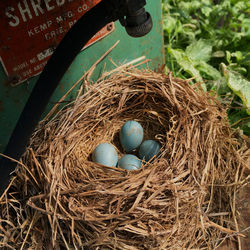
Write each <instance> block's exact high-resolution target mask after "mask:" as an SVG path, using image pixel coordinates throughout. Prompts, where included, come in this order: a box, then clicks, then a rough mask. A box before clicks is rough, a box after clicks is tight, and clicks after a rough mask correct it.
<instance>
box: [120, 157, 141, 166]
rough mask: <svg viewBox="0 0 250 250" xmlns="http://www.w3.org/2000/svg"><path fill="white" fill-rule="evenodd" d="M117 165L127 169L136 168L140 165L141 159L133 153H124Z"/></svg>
mask: <svg viewBox="0 0 250 250" xmlns="http://www.w3.org/2000/svg"><path fill="white" fill-rule="evenodd" d="M118 167H119V168H123V169H127V170H137V169H139V168H140V167H141V161H140V159H139V158H138V157H136V156H135V155H130V154H127V155H124V156H123V157H122V158H121V159H120V160H119V161H118Z"/></svg>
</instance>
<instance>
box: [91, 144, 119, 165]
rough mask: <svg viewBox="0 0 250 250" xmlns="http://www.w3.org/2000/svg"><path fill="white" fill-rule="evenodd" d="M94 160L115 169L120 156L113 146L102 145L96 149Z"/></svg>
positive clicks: (93, 155)
mask: <svg viewBox="0 0 250 250" xmlns="http://www.w3.org/2000/svg"><path fill="white" fill-rule="evenodd" d="M92 159H93V161H94V162H97V163H99V164H102V165H105V166H108V167H115V166H116V164H117V162H118V154H117V152H116V149H115V147H114V146H113V145H112V144H110V143H101V144H99V145H98V146H97V147H96V148H95V150H94V152H93V154H92Z"/></svg>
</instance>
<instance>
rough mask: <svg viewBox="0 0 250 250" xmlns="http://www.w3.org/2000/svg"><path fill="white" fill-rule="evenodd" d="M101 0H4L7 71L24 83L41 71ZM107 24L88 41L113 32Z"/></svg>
mask: <svg viewBox="0 0 250 250" xmlns="http://www.w3.org/2000/svg"><path fill="white" fill-rule="evenodd" d="M100 1H101V0H19V1H16V0H1V1H0V30H1V32H0V58H1V61H2V64H3V67H4V70H5V72H6V74H7V75H8V76H9V78H10V79H12V80H13V81H14V82H15V83H20V82H22V81H24V80H26V79H28V78H30V77H32V76H34V75H37V74H39V73H40V72H41V71H42V70H43V68H44V66H45V64H46V63H47V61H48V59H49V57H50V56H51V54H52V53H53V51H54V49H55V48H56V46H57V45H58V43H59V42H60V41H61V39H62V38H63V36H64V35H65V34H66V32H67V31H68V30H69V29H70V27H71V26H72V25H73V24H74V23H75V22H76V21H77V20H78V19H79V18H80V17H81V16H82V15H83V14H84V13H86V12H87V11H88V10H90V9H91V8H92V7H93V6H95V5H96V4H97V3H98V2H100ZM112 27H113V26H112V25H109V26H107V27H104V28H103V29H102V30H100V31H99V33H98V34H97V35H96V36H95V37H94V38H93V39H91V41H90V42H89V43H88V44H87V46H89V45H90V44H92V43H94V42H95V41H97V40H99V39H100V38H102V37H104V36H106V35H107V34H109V33H110V32H111V31H112V30H113V28H112Z"/></svg>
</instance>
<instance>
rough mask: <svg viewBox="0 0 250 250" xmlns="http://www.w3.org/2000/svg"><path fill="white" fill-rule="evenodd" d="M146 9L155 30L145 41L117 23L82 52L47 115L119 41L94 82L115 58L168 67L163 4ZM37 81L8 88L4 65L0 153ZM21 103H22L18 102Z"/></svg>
mask: <svg viewBox="0 0 250 250" xmlns="http://www.w3.org/2000/svg"><path fill="white" fill-rule="evenodd" d="M146 9H147V10H148V11H149V12H150V14H151V15H152V18H153V25H154V26H153V30H152V31H151V32H150V33H149V34H148V35H147V36H145V37H141V38H132V37H129V36H128V35H127V33H126V31H125V29H124V28H123V27H122V26H121V25H120V23H119V22H116V23H115V26H116V28H115V31H114V32H112V34H111V35H109V36H107V37H105V38H103V39H102V40H100V41H99V42H97V43H95V44H93V45H91V46H89V47H88V48H87V49H86V50H83V51H81V52H80V53H79V55H78V56H77V57H76V58H75V60H74V62H73V63H72V65H71V66H70V67H69V69H68V71H67V72H66V73H65V75H64V77H63V79H62V80H61V83H60V85H59V86H58V88H57V90H56V91H55V93H54V95H53V96H52V98H51V100H50V103H49V105H48V107H47V110H46V112H48V111H49V110H50V109H51V107H52V106H53V105H54V103H56V102H57V101H58V100H59V99H60V98H61V97H62V96H63V95H64V94H65V93H66V92H67V91H68V90H69V89H70V87H71V86H72V85H73V84H74V83H75V82H76V81H77V80H78V79H79V78H80V77H81V76H82V74H83V73H84V72H85V71H87V70H88V69H89V68H90V67H91V66H92V65H93V63H95V62H96V61H97V60H98V59H99V58H100V57H101V56H102V55H103V54H104V53H105V52H106V51H107V50H108V49H109V48H110V47H111V46H112V45H113V44H114V43H115V42H116V41H118V40H120V43H119V44H118V45H117V47H116V48H115V49H114V50H113V51H112V52H111V53H110V54H109V56H108V57H107V58H105V59H104V60H103V61H102V63H100V64H99V65H98V66H97V67H96V70H95V72H94V74H93V76H92V80H93V81H94V80H96V79H97V78H98V77H99V76H100V74H101V73H102V72H103V69H104V68H105V71H109V70H111V69H112V68H114V67H115V66H114V65H113V64H112V63H111V62H110V60H109V58H112V60H113V61H114V62H115V63H117V64H120V63H121V64H123V63H126V62H129V61H131V60H133V59H135V58H138V57H140V56H142V55H145V56H146V57H147V58H149V59H152V61H151V62H149V63H148V64H147V65H145V66H148V67H149V68H151V69H153V70H154V69H155V70H157V69H158V68H160V67H161V66H162V64H164V53H163V52H162V51H163V36H162V28H161V27H162V26H161V0H154V1H152V0H151V1H149V0H148V1H147V6H146ZM0 21H1V20H0ZM18 42H19V41H17V43H18ZM37 79H38V76H36V77H32V78H30V79H28V81H26V82H24V83H22V84H20V85H18V86H16V87H11V86H10V85H9V84H6V83H7V82H8V77H7V76H6V74H5V72H4V69H3V67H2V66H1V65H0V100H1V101H2V103H3V105H2V106H3V109H2V111H1V110H0V152H1V151H3V149H4V147H5V145H6V144H7V142H8V139H9V136H10V135H11V132H12V130H13V128H14V127H15V124H16V122H17V119H18V117H19V115H20V113H21V111H22V109H23V107H24V105H25V103H26V101H27V98H28V96H29V95H30V93H31V91H32V88H33V86H34V84H35V82H36V81H37ZM77 89H78V88H76V89H75V90H74V91H73V92H72V94H71V95H70V96H69V97H68V99H67V100H72V98H74V96H75V94H76V93H77ZM17 100H18V103H17V102H16V101H17ZM46 112H45V113H46Z"/></svg>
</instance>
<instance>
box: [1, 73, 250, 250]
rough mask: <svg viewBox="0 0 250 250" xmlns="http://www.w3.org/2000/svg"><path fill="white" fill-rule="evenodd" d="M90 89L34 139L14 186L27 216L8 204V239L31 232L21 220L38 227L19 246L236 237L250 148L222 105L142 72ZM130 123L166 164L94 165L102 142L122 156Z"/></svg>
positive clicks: (202, 242) (182, 244) (133, 245)
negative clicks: (238, 195) (122, 137)
mask: <svg viewBox="0 0 250 250" xmlns="http://www.w3.org/2000/svg"><path fill="white" fill-rule="evenodd" d="M86 88H87V91H86V93H85V94H83V95H81V96H79V97H78V98H77V99H76V100H75V101H74V102H73V103H72V104H71V105H69V106H67V107H66V108H65V109H63V110H61V111H60V112H59V113H58V114H57V115H56V116H55V117H54V118H53V119H52V120H50V121H43V122H42V123H41V124H40V127H39V128H38V129H37V131H36V133H35V134H34V135H33V137H32V138H31V144H30V147H29V148H28V149H27V152H26V153H25V155H24V157H23V159H22V161H23V164H24V165H25V166H27V168H24V167H20V168H19V169H18V171H17V176H16V179H15V180H14V182H13V187H12V190H14V191H13V197H16V198H15V199H16V200H18V199H20V197H22V200H26V201H27V202H26V203H25V206H24V205H23V204H21V203H18V204H15V203H14V202H13V207H15V208H19V209H12V210H11V211H10V213H7V212H6V211H7V205H6V204H5V203H4V202H3V204H2V205H1V206H2V218H3V219H4V218H7V216H8V220H9V221H10V223H9V224H8V226H7V228H8V230H14V227H15V230H19V231H20V232H21V231H22V229H21V226H19V227H18V226H15V225H16V223H15V219H14V218H17V217H18V218H19V220H20V221H21V222H24V221H25V220H26V219H27V218H28V221H29V223H30V225H31V226H30V228H29V234H28V236H27V238H25V242H24V240H23V237H21V236H20V234H19V236H18V234H16V235H15V237H16V238H15V239H16V241H15V244H17V245H18V244H19V245H18V246H22V244H24V246H25V247H27V248H28V247H31V246H34V244H37V245H38V246H39V244H41V246H43V247H44V246H46V245H48V246H53V247H57V248H58V249H62V248H64V247H66V248H67V247H68V248H69V249H71V248H76V249H85V248H86V249H91V248H93V249H97V247H100V249H170V248H171V249H184V248H200V247H204V248H215V247H216V246H217V245H218V244H219V243H220V242H221V241H220V240H219V239H222V238H223V237H226V236H227V235H230V234H233V233H235V232H236V231H237V226H236V225H235V220H234V217H233V214H234V212H235V211H233V206H232V204H235V203H234V202H235V200H234V194H235V192H236V191H235V185H230V184H231V183H235V182H237V183H243V182H242V180H243V176H244V170H245V168H246V164H245V161H244V157H245V153H244V152H245V149H244V147H243V146H242V145H243V144H242V145H240V143H239V142H238V141H237V140H236V138H235V137H234V134H233V133H232V131H231V130H230V127H229V125H228V123H227V119H226V110H225V109H224V108H223V107H222V106H220V104H218V102H217V101H216V99H215V98H213V97H211V96H209V94H208V93H204V92H203V91H202V89H201V88H199V85H195V86H191V85H190V84H188V82H187V81H184V80H180V79H175V78H173V77H172V76H171V75H169V76H166V75H164V74H158V73H154V72H149V71H143V72H142V71H139V70H131V71H126V72H123V73H121V72H120V73H118V74H114V75H112V76H111V77H110V78H109V79H105V80H100V81H98V82H97V83H95V84H94V85H90V84H89V85H87V86H86ZM128 120H136V121H138V122H140V124H141V125H142V127H143V130H144V140H147V139H155V140H157V141H158V142H159V143H160V145H161V151H160V154H159V157H156V158H155V159H154V160H153V161H152V162H148V163H145V164H142V167H141V169H139V170H136V171H127V170H123V169H119V168H114V167H105V166H101V165H100V164H96V163H94V162H93V161H92V160H91V153H92V152H93V150H94V149H95V148H96V146H97V145H98V144H100V143H104V142H107V143H112V144H113V145H114V146H115V148H116V149H117V152H118V154H119V158H120V157H121V156H122V155H123V151H122V148H121V145H120V142H119V131H120V129H121V127H122V125H123V124H124V122H126V121H128ZM236 179H237V181H236ZM24 180H25V181H24ZM236 186H237V185H236ZM239 186H240V184H239ZM16 190H22V192H21V193H20V191H19V192H17V191H16ZM13 197H12V200H13V199H14V198H13ZM6 199H7V198H6ZM4 204H5V205H4ZM7 214H8V215H7ZM213 214H214V216H213ZM21 222H20V225H22V223H21ZM41 228H43V230H41ZM7 242H8V241H7ZM8 244H10V245H11V244H12V245H13V243H11V241H9V242H8Z"/></svg>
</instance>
